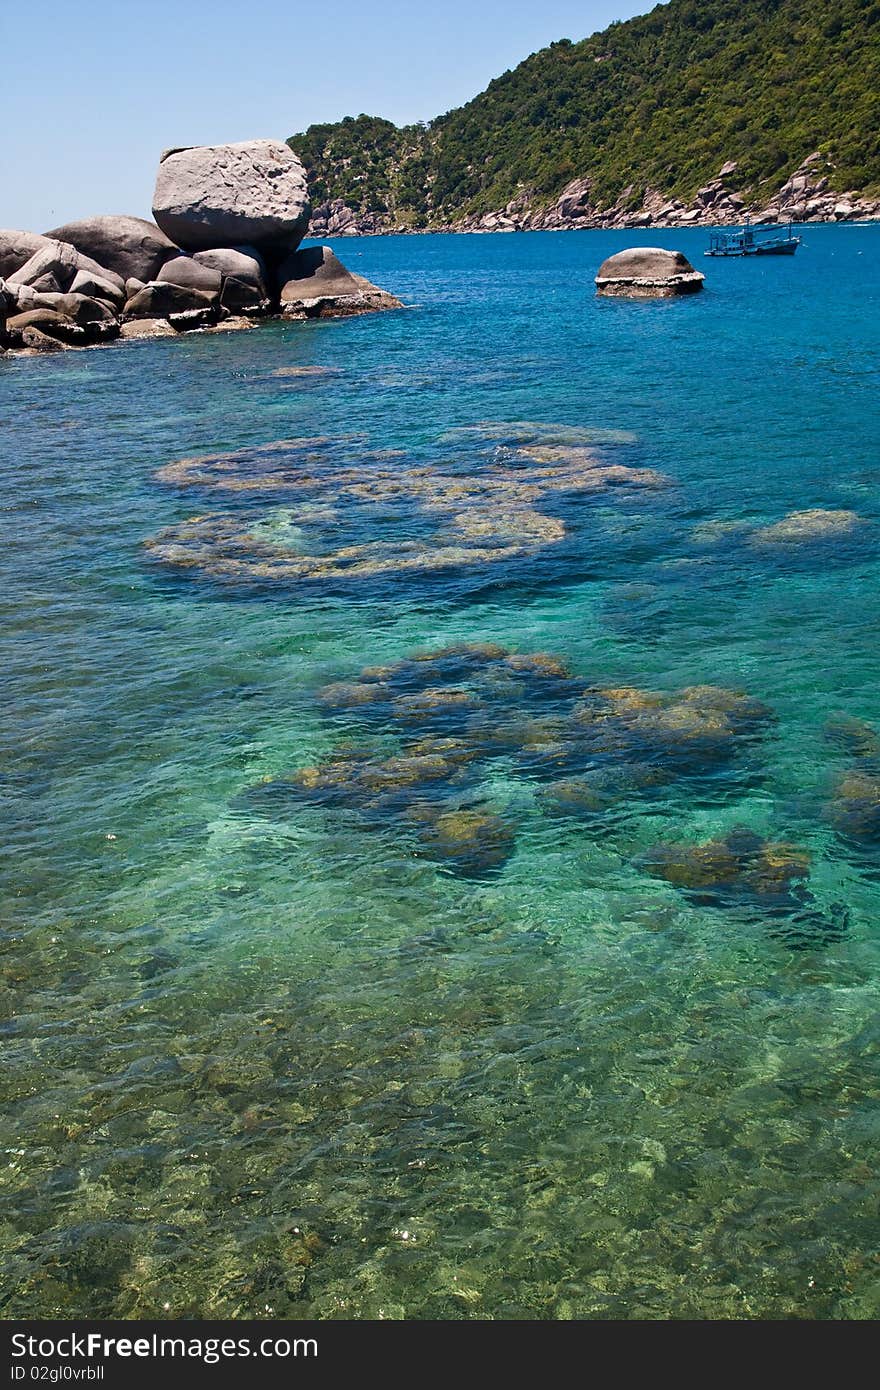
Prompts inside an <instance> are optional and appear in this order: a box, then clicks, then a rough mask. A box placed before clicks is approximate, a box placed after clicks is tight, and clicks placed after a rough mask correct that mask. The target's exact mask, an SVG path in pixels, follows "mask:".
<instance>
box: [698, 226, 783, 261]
mask: <svg viewBox="0 0 880 1390" xmlns="http://www.w3.org/2000/svg"><path fill="white" fill-rule="evenodd" d="M800 244H801V239H800V237H799V236H795V235H794V233H793V231H792V227H791V223H790V222H789V224H788V226H787V227H786V228H785V229H784V230H780V229H779V228H778V227H753V226H752V224H751V222H750V221H749V220H748V219H746V222H745V225H744V226H742V227H737V228H736V229H735V230H734V231H732V232H712V233H711V235H710V237H709V246H708V248H707V250H706V252H705V254H706V255H707V256H793V255H794V253H795V251H796V250H797V249H798V247H799V246H800Z"/></svg>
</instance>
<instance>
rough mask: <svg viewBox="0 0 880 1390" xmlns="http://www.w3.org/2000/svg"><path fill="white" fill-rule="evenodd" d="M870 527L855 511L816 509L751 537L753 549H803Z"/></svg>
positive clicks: (795, 514) (761, 529)
mask: <svg viewBox="0 0 880 1390" xmlns="http://www.w3.org/2000/svg"><path fill="white" fill-rule="evenodd" d="M866 524H867V523H866V521H865V519H864V517H861V516H859V515H858V513H857V512H852V511H825V510H823V509H822V508H819V507H814V508H811V509H810V510H808V511H803V512H789V514H788V516H784V517H783V518H782V520H781V521H777V522H774V523H773V525H772V526H760V527H758V528H757V529H756V530H754V531H753V532H752V534H751V536H750V538H749V539H750V542H751V544H752V545H769V546H773V545H800V544H809V543H810V542H812V541H826V540H827V541H834V540H838V539H840V538H842V537H846V536H851V535H853V533H854V532H856V531H858V530H859V529H860V528H861V527H863V526H865V525H866Z"/></svg>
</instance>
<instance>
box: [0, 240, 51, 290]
mask: <svg viewBox="0 0 880 1390" xmlns="http://www.w3.org/2000/svg"><path fill="white" fill-rule="evenodd" d="M45 246H46V237H44V236H40V234H39V232H20V231H18V230H14V229H13V228H11V227H3V228H0V276H3V277H4V278H5V277H6V276H7V275H13V274H14V273H15V271H16V270H20V269H21V267H22V266H23V265H24V264H25V263H26V262H27V261H29V260H30V258H31V256H35V255H36V253H37V252H38V251H42V250H43V249H44V248H45Z"/></svg>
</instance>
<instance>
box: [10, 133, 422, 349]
mask: <svg viewBox="0 0 880 1390" xmlns="http://www.w3.org/2000/svg"><path fill="white" fill-rule="evenodd" d="M153 215H154V217H155V219H156V220H155V222H149V221H147V220H146V219H144V218H140V217H129V216H120V215H114V216H99V217H90V218H85V219H82V220H80V221H78V222H70V223H67V224H65V225H64V226H60V227H55V228H53V229H52V230H51V231H49V232H46V233H44V234H39V233H35V232H25V231H16V230H0V353H5V352H12V353H27V354H32V353H42V352H57V351H60V350H63V349H65V348H76V347H92V346H96V345H100V344H103V343H108V342H112V341H114V340H117V339H123V340H126V339H129V340H130V339H138V338H146V339H150V338H162V337H175V336H177V334H179V333H188V332H193V331H199V332H210V331H227V330H229V329H237V328H250V327H252V326H253V324H254V323H255V322H256V321H257V320H258V319H261V318H266V317H268V316H276V317H278V316H280V317H282V318H284V319H288V320H303V319H313V318H328V317H336V318H338V317H348V316H351V315H356V314H365V313H372V312H375V311H376V310H381V309H397V308H402V307H403V306H402V305H401V303H400V300H398V299H396V298H395V297H394V295H391V294H388V293H387V292H386V291H385V290H382V289H379V287H378V286H376V285H373V284H371V283H370V281H369V280H366V279H364V277H363V276H361V275H356V274H353V273H352V272H351V271H349V270H347V269H346V268H345V266H344V265H342V263H341V262H340V261H339V260H338V259H337V257H336V256H335V255H334V253H333V252H332V251H331V249H330V247H329V246H308V247H301V246H300V242H301V241H302V239H303V236H304V235H305V233H306V231H307V229H308V226H309V220H310V216H311V206H310V203H309V197H308V189H307V185H306V175H305V170H304V169H303V166H302V164H301V163H300V161H299V160H298V159H297V158H296V156H295V155H294V154H293V153H292V152H291V150H290V149H289V148H288V147H287V145H285V144H283V143H282V142H280V141H275V140H250V141H244V142H242V143H240V144H234V145H209V146H197V147H191V148H186V149H172V150H166V151H165V153H164V154H163V155H162V158H161V160H160V163H159V172H158V176H157V179H156V190H155V194H154V198H153Z"/></svg>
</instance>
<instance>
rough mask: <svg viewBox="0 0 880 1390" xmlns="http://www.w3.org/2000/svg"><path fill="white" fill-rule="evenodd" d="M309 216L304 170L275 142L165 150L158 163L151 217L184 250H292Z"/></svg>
mask: <svg viewBox="0 0 880 1390" xmlns="http://www.w3.org/2000/svg"><path fill="white" fill-rule="evenodd" d="M310 213H311V208H310V204H309V195H308V187H307V183H306V172H305V169H304V168H303V166H302V164H301V163H300V161H299V160H298V159H297V157H296V155H295V154H294V153H293V151H292V150H291V149H289V147H288V146H287V145H285V144H283V143H282V142H281V141H280V140H244V141H241V142H240V143H238V144H234V145H196V146H192V147H190V148H188V149H172V150H166V151H165V153H164V154H163V155H162V159H161V161H160V163H159V172H158V174H157V176H156V191H155V194H154V196H153V216H154V217H155V219H156V221H157V223H158V224H159V226H160V227H161V229H162V231H163V232H164V233H165V234H166V236H168V237H170V238H171V240H172V241H173V242H175V243H176V244H177V245H178V246H182V247H183V248H184V250H186V251H205V250H211V249H212V248H215V247H220V246H241V245H242V244H244V245H248V246H254V247H256V248H257V249H258V250H259V251H261V252H263V253H266V252H268V253H270V254H274V255H277V254H279V253H284V252H287V251H293V250H295V249H296V247H297V246H298V245H299V243H300V242H301V241H302V239H303V237H304V236H305V234H306V231H307V229H308V225H309V216H310Z"/></svg>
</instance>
